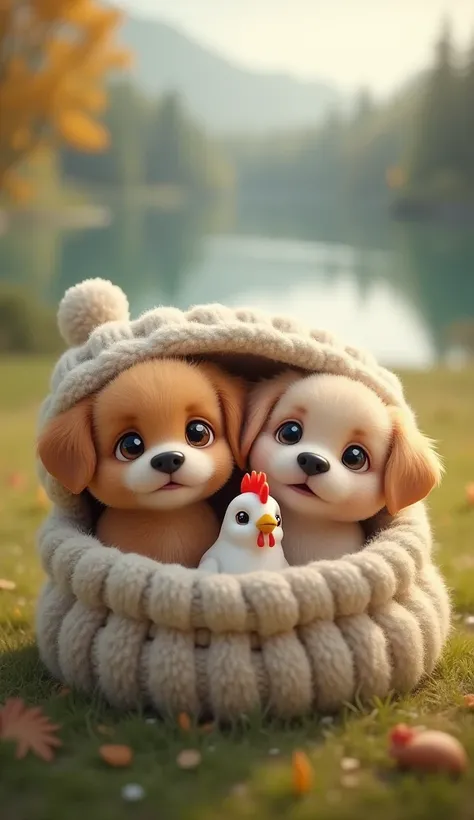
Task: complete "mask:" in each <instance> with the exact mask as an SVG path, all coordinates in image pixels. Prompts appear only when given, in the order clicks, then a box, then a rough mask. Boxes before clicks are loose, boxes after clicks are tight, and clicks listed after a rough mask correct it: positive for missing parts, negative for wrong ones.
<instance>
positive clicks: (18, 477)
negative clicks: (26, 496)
mask: <svg viewBox="0 0 474 820" xmlns="http://www.w3.org/2000/svg"><path fill="white" fill-rule="evenodd" d="M7 484H8V486H9V487H11V488H12V489H13V490H22V489H23V487H25V486H26V478H25V476H24V475H23V473H10V475H9V476H8V478H7Z"/></svg>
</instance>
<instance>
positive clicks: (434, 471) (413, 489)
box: [384, 407, 443, 515]
mask: <svg viewBox="0 0 474 820" xmlns="http://www.w3.org/2000/svg"><path fill="white" fill-rule="evenodd" d="M389 409H390V414H391V416H392V420H393V433H392V445H391V450H390V454H389V457H388V461H387V466H386V468H385V483H384V490H385V503H386V507H387V510H388V512H389V513H390V515H395V514H396V513H397V512H399V511H400V510H403V509H404V508H405V507H409V506H410V505H411V504H415V503H416V502H417V501H421V500H422V499H423V498H426V496H427V495H428V494H429V493H430V492H431V490H432V489H433V488H434V487H436V486H437V485H438V484H439V483H440V481H441V477H442V474H443V466H442V464H441V461H440V459H439V458H438V456H437V454H436V452H435V451H434V449H433V443H432V442H431V441H430V439H428V438H426V436H424V435H423V433H421V432H420V431H419V430H418V428H417V426H416V424H415V422H414V421H413V420H412V419H411V418H409V417H408V414H406V413H404V412H403V411H402V410H400V409H399V408H396V407H391V408H389Z"/></svg>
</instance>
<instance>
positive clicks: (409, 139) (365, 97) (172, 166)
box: [62, 26, 474, 204]
mask: <svg viewBox="0 0 474 820" xmlns="http://www.w3.org/2000/svg"><path fill="white" fill-rule="evenodd" d="M229 105H232V100H229ZM105 122H106V125H107V127H108V128H109V130H110V132H111V136H112V143H111V148H110V150H109V151H108V152H107V153H105V154H101V155H100V154H99V155H86V154H78V153H75V152H74V151H71V150H64V151H63V153H62V168H63V170H64V172H65V174H66V175H67V176H68V177H70V178H73V179H76V180H78V181H80V182H82V183H85V184H87V185H92V184H94V185H98V186H107V187H131V186H132V187H133V186H177V187H179V188H184V189H186V190H188V191H190V192H194V193H196V194H198V195H202V194H203V193H205V192H213V191H232V190H236V191H237V193H238V194H239V195H240V196H241V197H243V198H254V199H258V198H263V199H271V200H274V199H275V198H279V199H291V200H293V199H295V198H297V199H301V200H304V201H311V200H317V201H319V202H321V201H322V200H325V201H330V200H332V201H335V202H337V201H340V200H341V198H347V197H350V198H351V199H355V200H363V201H364V202H365V203H367V204H370V203H381V202H390V201H393V200H397V199H398V200H403V201H408V202H410V201H425V200H426V201H434V200H438V201H464V200H469V201H472V200H474V45H473V47H472V48H471V49H470V50H469V52H468V53H467V54H466V53H459V51H458V50H457V49H456V48H455V47H454V45H453V43H452V38H451V34H450V30H449V27H447V26H446V27H445V28H444V29H443V32H442V35H441V37H440V39H439V42H438V43H437V45H436V49H435V54H434V57H433V64H432V66H431V67H430V68H429V69H428V70H427V71H426V72H425V73H424V74H423V76H422V77H421V78H419V79H418V80H417V81H416V82H413V83H411V84H410V85H409V86H407V87H406V88H405V89H404V90H403V91H401V92H399V93H398V94H397V95H396V96H395V97H394V98H392V99H391V100H389V101H388V102H385V103H382V104H380V103H376V102H375V101H374V100H373V98H372V96H371V94H370V93H369V92H368V91H361V93H360V95H359V98H358V100H357V101H356V104H355V105H354V107H353V110H352V112H351V113H350V114H347V113H345V114H342V113H341V112H339V111H337V110H333V111H329V112H328V115H327V118H326V120H325V122H324V123H323V124H322V125H320V126H318V127H314V128H307V129H306V130H305V131H298V132H292V133H286V134H268V135H265V136H262V137H261V138H255V137H252V138H250V137H249V138H245V137H242V136H238V137H235V139H233V140H231V139H229V140H226V141H222V140H221V141H217V140H216V139H213V138H212V136H211V135H209V134H207V133H205V131H204V130H203V129H202V128H200V127H199V125H198V124H197V123H196V122H195V121H193V120H192V119H191V118H190V117H189V115H188V114H187V112H186V108H185V105H184V104H183V102H182V101H181V100H180V99H179V98H178V97H177V96H176V95H174V94H168V95H166V96H163V97H162V98H161V99H159V100H151V99H149V98H146V97H145V96H143V95H142V94H141V93H140V92H139V91H138V90H137V89H136V88H134V87H133V86H132V85H130V84H117V85H113V86H112V87H111V89H110V105H109V109H108V112H107V114H106V116H105Z"/></svg>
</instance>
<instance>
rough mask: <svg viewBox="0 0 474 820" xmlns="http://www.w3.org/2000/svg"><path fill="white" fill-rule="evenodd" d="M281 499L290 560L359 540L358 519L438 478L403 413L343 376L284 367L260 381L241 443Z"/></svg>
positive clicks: (342, 549) (404, 501) (413, 495)
mask: <svg viewBox="0 0 474 820" xmlns="http://www.w3.org/2000/svg"><path fill="white" fill-rule="evenodd" d="M242 449H243V455H244V456H245V457H247V456H248V454H249V453H250V466H251V468H252V469H253V470H257V471H263V472H265V473H266V474H267V478H268V482H269V484H270V487H271V488H272V495H273V496H274V497H275V498H276V499H277V501H278V502H279V503H280V506H281V511H282V519H283V528H284V533H285V536H284V540H283V548H284V551H285V556H286V558H287V560H288V562H289V563H290V564H305V563H308V562H309V561H314V560H317V559H322V558H339V557H341V556H342V555H344V554H347V553H351V552H356V551H358V550H359V549H361V548H362V546H363V544H364V541H365V537H364V531H363V529H362V527H361V525H360V522H361V521H365V520H367V519H369V518H371V517H372V516H374V515H375V514H376V513H378V512H379V511H380V510H382V509H383V508H384V507H386V508H387V510H388V512H389V513H390V514H391V515H395V513H397V512H398V511H399V510H402V509H403V508H405V507H408V506H409V505H411V504H414V503H415V502H417V501H420V500H421V499H423V498H425V496H427V495H428V493H429V492H430V491H431V490H432V489H433V487H434V486H435V485H436V484H438V482H439V480H440V478H441V465H440V462H439V460H438V458H437V456H436V454H435V453H434V451H433V450H432V448H431V442H430V441H429V440H428V439H427V438H425V437H424V436H423V435H422V434H421V433H420V432H419V430H418V429H417V427H416V425H415V424H414V422H413V421H412V420H411V419H410V418H409V417H408V414H406V413H404V412H403V411H401V410H399V409H398V408H395V407H387V406H386V405H385V404H384V403H383V402H382V401H381V399H379V398H378V396H377V395H376V394H375V393H374V391H373V390H370V389H369V388H368V387H366V386H365V385H363V384H361V383H360V382H357V381H354V380H353V379H350V378H347V377H344V376H332V375H329V374H320V375H312V376H306V377H302V376H300V375H299V374H297V373H294V372H287V373H285V374H283V375H281V376H278V377H276V378H275V379H272V380H270V381H267V382H264V383H262V384H260V385H258V386H257V387H256V388H255V389H254V392H253V394H252V396H251V398H250V408H249V413H248V419H247V424H246V429H245V432H244V436H243V443H242Z"/></svg>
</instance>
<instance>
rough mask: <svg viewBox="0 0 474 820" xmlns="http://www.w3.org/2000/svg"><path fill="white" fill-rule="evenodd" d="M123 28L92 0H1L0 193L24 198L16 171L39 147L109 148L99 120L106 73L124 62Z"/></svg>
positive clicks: (115, 16) (111, 13)
mask: <svg viewBox="0 0 474 820" xmlns="http://www.w3.org/2000/svg"><path fill="white" fill-rule="evenodd" d="M120 22H121V14H120V12H118V11H117V10H116V9H112V8H105V7H104V6H102V5H100V3H98V2H96V0H0V192H1V191H6V192H7V193H9V194H10V195H11V196H12V197H13V198H15V199H17V200H21V199H24V198H26V196H27V195H28V193H29V192H28V188H27V186H26V183H25V182H23V181H22V179H21V177H20V176H19V175H18V174H17V170H18V167H19V166H20V165H21V164H22V163H23V162H24V161H25V160H26V159H27V158H29V157H31V156H32V155H33V154H34V153H35V152H36V151H38V149H41V148H44V147H50V146H53V147H54V146H55V145H56V144H59V143H60V142H65V143H67V144H68V145H70V146H71V147H73V148H75V149H77V150H79V151H87V152H97V151H103V150H106V149H107V147H108V143H109V135H108V133H107V131H106V129H105V128H104V127H103V125H101V124H100V123H99V122H97V120H96V117H97V115H99V114H100V113H101V112H102V111H103V110H104V109H105V107H106V102H107V99H106V93H105V89H104V85H105V82H104V81H105V79H106V76H107V73H108V72H109V71H110V70H113V69H118V68H122V67H124V66H125V65H127V63H128V57H129V55H128V52H126V51H125V50H124V49H122V48H119V47H118V46H117V45H116V44H115V43H114V36H115V33H116V29H117V26H118V25H119V23H120Z"/></svg>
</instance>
